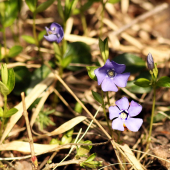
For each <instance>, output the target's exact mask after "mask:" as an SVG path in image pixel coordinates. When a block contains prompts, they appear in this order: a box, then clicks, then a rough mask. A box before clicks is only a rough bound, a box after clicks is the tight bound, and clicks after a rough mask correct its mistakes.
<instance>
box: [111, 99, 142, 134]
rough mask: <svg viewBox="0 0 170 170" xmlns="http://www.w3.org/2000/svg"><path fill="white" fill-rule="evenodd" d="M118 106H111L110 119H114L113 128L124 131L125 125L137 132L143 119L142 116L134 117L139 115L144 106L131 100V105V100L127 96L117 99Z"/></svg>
mask: <svg viewBox="0 0 170 170" xmlns="http://www.w3.org/2000/svg"><path fill="white" fill-rule="evenodd" d="M115 103H116V106H110V107H109V119H110V120H112V119H114V118H116V119H114V120H113V122H112V128H113V129H116V130H120V131H124V127H127V128H128V129H129V130H131V131H133V132H137V131H138V130H139V128H140V127H141V125H142V123H143V120H142V119H140V118H132V117H134V116H137V115H138V114H139V113H140V112H141V110H142V106H141V105H140V104H138V103H136V102H135V101H133V100H132V101H131V103H130V106H129V101H128V99H127V98H126V97H122V98H121V99H120V100H117V101H116V102H115Z"/></svg>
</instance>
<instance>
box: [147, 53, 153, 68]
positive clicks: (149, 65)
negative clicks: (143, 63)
mask: <svg viewBox="0 0 170 170" xmlns="http://www.w3.org/2000/svg"><path fill="white" fill-rule="evenodd" d="M147 65H148V69H149V70H153V69H154V61H153V57H152V54H151V53H149V54H148V56H147Z"/></svg>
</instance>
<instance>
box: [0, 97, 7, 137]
mask: <svg viewBox="0 0 170 170" xmlns="http://www.w3.org/2000/svg"><path fill="white" fill-rule="evenodd" d="M6 111H7V96H6V95H4V111H3V114H4V113H6ZM3 116H4V115H3ZM4 126H5V117H2V124H1V129H0V138H1V137H2V134H3V129H4Z"/></svg>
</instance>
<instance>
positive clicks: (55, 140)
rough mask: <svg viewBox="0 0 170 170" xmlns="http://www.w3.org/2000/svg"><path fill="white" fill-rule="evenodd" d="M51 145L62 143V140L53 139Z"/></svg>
mask: <svg viewBox="0 0 170 170" xmlns="http://www.w3.org/2000/svg"><path fill="white" fill-rule="evenodd" d="M50 145H60V140H58V139H51V141H50Z"/></svg>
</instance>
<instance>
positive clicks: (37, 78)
mask: <svg viewBox="0 0 170 170" xmlns="http://www.w3.org/2000/svg"><path fill="white" fill-rule="evenodd" d="M52 64H53V63H52ZM52 64H51V65H52ZM50 72H51V70H50V69H49V67H47V66H46V65H42V66H41V67H40V68H37V69H36V70H35V71H34V72H33V73H32V74H31V75H30V73H29V75H30V77H31V79H29V80H26V79H27V75H25V76H24V75H23V76H24V77H25V78H24V79H25V81H27V82H28V84H29V87H28V88H27V89H26V94H27V95H28V94H29V93H30V91H31V90H32V89H33V88H34V87H35V85H36V84H38V83H39V82H41V81H42V80H43V79H45V78H46V77H47V76H48V74H49V73H50ZM20 73H21V72H20ZM30 77H29V78H30ZM18 85H19V84H18ZM18 87H19V86H18Z"/></svg>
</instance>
